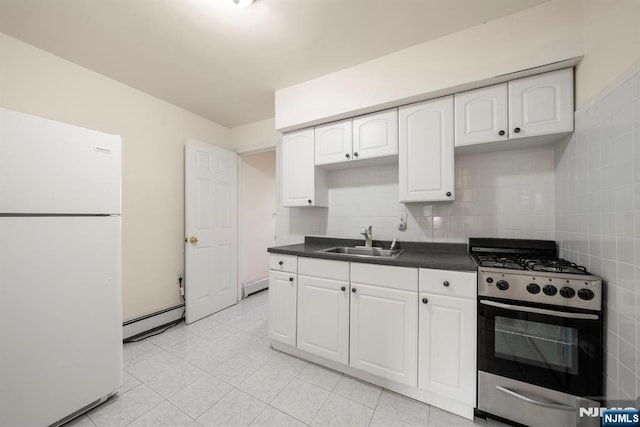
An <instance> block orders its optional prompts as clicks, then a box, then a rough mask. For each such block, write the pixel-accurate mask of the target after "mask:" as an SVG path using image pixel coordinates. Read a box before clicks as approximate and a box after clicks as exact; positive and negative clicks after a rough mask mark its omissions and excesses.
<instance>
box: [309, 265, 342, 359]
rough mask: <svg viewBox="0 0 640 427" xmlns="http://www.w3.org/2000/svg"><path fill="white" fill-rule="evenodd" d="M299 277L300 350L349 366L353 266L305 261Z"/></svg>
mask: <svg viewBox="0 0 640 427" xmlns="http://www.w3.org/2000/svg"><path fill="white" fill-rule="evenodd" d="M323 272H324V274H326V275H330V276H332V277H329V278H327V277H324V278H323V277H317V276H318V275H322V274H323ZM298 273H299V275H298V340H297V341H298V343H297V346H298V348H299V349H300V350H304V351H307V352H309V353H312V354H316V355H318V356H322V357H324V358H325V359H329V360H333V361H335V362H339V363H343V364H345V365H346V364H348V363H349V282H348V280H349V263H348V262H343V261H328V260H317V259H316V260H314V259H309V258H301V260H300V265H299V270H298ZM314 276H315V277H314Z"/></svg>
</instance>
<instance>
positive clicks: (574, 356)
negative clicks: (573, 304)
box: [495, 316, 578, 375]
mask: <svg viewBox="0 0 640 427" xmlns="http://www.w3.org/2000/svg"><path fill="white" fill-rule="evenodd" d="M495 354H496V357H500V358H503V359H507V360H512V361H514V362H518V363H525V364H528V365H533V366H539V367H542V368H547V369H552V370H555V371H560V372H563V373H569V374H572V375H576V374H577V373H578V330H577V329H574V328H568V327H565V326H559V325H550V324H547V323H539V322H532V321H529V320H522V319H512V318H508V317H500V316H496V318H495Z"/></svg>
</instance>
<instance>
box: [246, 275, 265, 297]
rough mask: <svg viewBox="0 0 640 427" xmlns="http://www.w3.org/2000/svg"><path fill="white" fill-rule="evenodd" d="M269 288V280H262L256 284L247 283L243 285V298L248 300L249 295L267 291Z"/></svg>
mask: <svg viewBox="0 0 640 427" xmlns="http://www.w3.org/2000/svg"><path fill="white" fill-rule="evenodd" d="M268 287H269V279H268V278H265V279H260V280H256V281H255V282H251V283H245V284H243V285H242V298H246V297H248V296H249V295H251V294H253V293H256V292H258V291H261V290H263V289H266V288H268Z"/></svg>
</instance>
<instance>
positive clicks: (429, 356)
mask: <svg viewBox="0 0 640 427" xmlns="http://www.w3.org/2000/svg"><path fill="white" fill-rule="evenodd" d="M425 291H426V292H425ZM475 295H476V274H475V273H462V272H453V271H444V270H430V269H420V313H419V317H420V324H419V327H418V336H419V338H418V343H419V349H418V354H419V357H418V360H419V363H418V388H419V389H421V390H424V391H427V392H429V393H433V394H435V395H437V396H441V397H445V398H449V399H452V400H454V401H457V402H459V403H462V404H466V405H468V406H471V407H473V406H475V401H476V297H475Z"/></svg>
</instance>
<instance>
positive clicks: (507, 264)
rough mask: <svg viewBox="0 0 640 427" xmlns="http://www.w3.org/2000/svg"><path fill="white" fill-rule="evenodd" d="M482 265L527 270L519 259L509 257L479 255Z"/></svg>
mask: <svg viewBox="0 0 640 427" xmlns="http://www.w3.org/2000/svg"><path fill="white" fill-rule="evenodd" d="M478 264H479V265H480V267H493V268H507V269H509V270H526V268H525V267H524V266H522V265H521V264H519V263H518V260H517V259H514V258H508V257H504V256H502V257H493V256H478Z"/></svg>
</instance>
